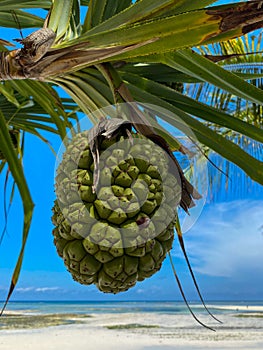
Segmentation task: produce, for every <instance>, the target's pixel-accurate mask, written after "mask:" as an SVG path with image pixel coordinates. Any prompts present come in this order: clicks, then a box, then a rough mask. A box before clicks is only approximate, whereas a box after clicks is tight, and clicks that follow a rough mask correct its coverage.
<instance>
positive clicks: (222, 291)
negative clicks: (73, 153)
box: [0, 136, 263, 300]
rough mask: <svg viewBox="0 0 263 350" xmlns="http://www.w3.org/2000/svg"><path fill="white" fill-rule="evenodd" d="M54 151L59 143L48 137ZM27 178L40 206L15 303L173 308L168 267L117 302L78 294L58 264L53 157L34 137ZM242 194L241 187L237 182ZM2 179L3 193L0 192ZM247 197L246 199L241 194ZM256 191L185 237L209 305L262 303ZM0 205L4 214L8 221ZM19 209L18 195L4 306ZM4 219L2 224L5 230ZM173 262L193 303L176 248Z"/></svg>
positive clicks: (1, 288) (210, 207)
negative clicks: (168, 304)
mask: <svg viewBox="0 0 263 350" xmlns="http://www.w3.org/2000/svg"><path fill="white" fill-rule="evenodd" d="M51 140H52V145H53V146H54V147H55V149H58V147H59V144H60V142H59V140H58V139H56V138H55V137H54V136H52V137H51ZM24 163H25V164H24V165H25V172H26V175H27V176H28V179H29V183H30V189H31V192H32V196H33V200H34V202H35V204H36V207H35V212H34V219H33V224H32V228H31V231H30V235H29V240H28V244H27V248H26V252H25V259H24V264H23V269H22V273H21V277H20V281H19V283H18V285H17V288H16V290H15V292H14V295H13V297H12V300H31V299H34V300H43V299H47V300H69V299H70V300H131V299H132V300H145V299H147V300H167V299H168V300H171V299H179V300H180V294H179V292H178V288H177V286H176V282H175V280H174V278H173V275H172V271H171V267H170V263H169V261H168V259H167V260H166V261H165V262H164V264H163V267H162V269H161V271H160V272H158V273H157V274H156V275H155V276H153V277H152V278H150V279H148V280H146V281H144V282H141V283H138V284H137V285H136V287H135V288H132V289H131V290H130V291H128V292H125V293H122V294H119V295H117V296H112V295H108V294H103V293H101V292H99V291H98V290H97V289H96V287H95V286H81V285H79V284H77V283H76V282H74V281H73V280H72V278H71V275H70V274H69V273H68V272H67V271H66V269H65V267H64V265H63V261H62V260H61V259H60V258H59V257H58V256H57V254H56V249H55V247H54V245H53V237H52V234H51V231H52V228H53V226H52V223H51V221H50V216H51V208H52V205H53V200H54V191H53V183H54V180H53V179H54V165H55V157H54V155H53V154H52V153H51V151H50V150H49V148H48V147H47V146H46V145H45V144H43V143H42V142H41V141H39V140H36V139H35V138H34V137H32V136H28V137H27V139H26V156H25V162H24ZM232 181H234V182H235V186H240V183H239V181H237V179H232ZM2 185H3V177H1V182H0V188H1V191H2V188H3V187H2ZM244 192H245V191H244ZM262 194H263V191H262V186H255V187H254V191H253V192H252V193H250V195H249V196H247V198H244V197H243V198H242V199H239V198H236V197H233V195H231V193H229V195H228V201H226V200H225V195H224V196H223V199H224V201H219V200H218V201H217V202H210V203H207V204H206V205H205V207H204V208H203V210H202V212H201V215H200V217H199V218H198V220H197V221H196V223H195V224H194V225H193V227H192V228H191V229H190V230H189V231H187V233H186V234H185V235H184V237H185V243H186V248H187V251H188V254H189V258H190V261H191V263H192V267H193V269H194V271H195V274H196V277H197V280H198V282H199V285H200V288H201V290H202V292H203V295H204V297H205V298H206V299H207V300H215V299H216V300H245V299H249V300H259V299H262V295H263V264H262V260H263V259H262V251H263V228H262V225H263V218H262V213H263V200H261V199H260V198H263V196H262ZM1 197H2V196H1ZM2 204H3V203H2V201H1V203H0V213H1V215H2V214H3V210H2ZM21 213H22V207H21V203H20V200H19V197H18V195H17V194H16V197H15V201H14V204H13V207H12V210H11V213H10V216H9V222H8V233H7V235H6V236H5V239H4V242H3V244H2V246H1V247H0V274H1V279H0V299H4V297H5V295H6V292H7V288H8V284H9V281H10V277H11V272H12V268H13V267H14V264H15V261H16V257H17V254H18V251H19V247H20V244H21V228H22V215H21ZM2 219H3V216H2V217H1V222H3V221H2ZM172 255H173V260H174V263H175V266H176V269H177V271H178V274H179V275H180V278H181V281H182V283H183V286H184V288H185V291H186V294H187V296H188V298H189V299H196V297H197V296H196V293H195V290H194V287H193V284H192V282H191V278H190V276H189V273H188V270H187V267H186V264H185V262H184V259H183V256H182V254H181V251H180V248H179V247H178V244H177V240H175V243H174V247H173V250H172Z"/></svg>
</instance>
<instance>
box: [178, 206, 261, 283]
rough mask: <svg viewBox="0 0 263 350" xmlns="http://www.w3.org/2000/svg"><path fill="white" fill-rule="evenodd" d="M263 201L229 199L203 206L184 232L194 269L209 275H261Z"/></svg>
mask: <svg viewBox="0 0 263 350" xmlns="http://www.w3.org/2000/svg"><path fill="white" fill-rule="evenodd" d="M262 224H263V201H247V200H246V201H232V202H227V203H220V204H214V205H213V206H210V207H209V208H206V209H205V210H204V211H203V213H202V215H201V217H200V219H199V221H198V223H196V225H195V226H194V227H193V228H192V230H191V231H190V232H189V233H187V234H186V235H185V240H186V247H187V251H188V254H189V257H190V260H191V261H192V265H193V267H194V270H195V271H196V272H197V271H198V272H200V273H203V274H206V275H210V276H222V277H231V276H233V275H235V276H241V275H242V274H243V275H244V274H245V273H250V272H251V273H253V274H255V273H258V274H261V275H262V274H263V254H262V252H263V234H262V229H261V226H262Z"/></svg>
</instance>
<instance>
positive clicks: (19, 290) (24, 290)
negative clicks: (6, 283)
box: [16, 287, 35, 293]
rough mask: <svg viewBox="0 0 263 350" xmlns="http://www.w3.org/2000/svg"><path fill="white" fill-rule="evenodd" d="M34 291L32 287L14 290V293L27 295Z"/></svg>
mask: <svg viewBox="0 0 263 350" xmlns="http://www.w3.org/2000/svg"><path fill="white" fill-rule="evenodd" d="M34 290H35V288H34V287H25V288H16V291H17V292H18V293H27V292H32V291H34Z"/></svg>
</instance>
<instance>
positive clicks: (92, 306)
mask: <svg viewBox="0 0 263 350" xmlns="http://www.w3.org/2000/svg"><path fill="white" fill-rule="evenodd" d="M190 306H191V308H192V310H193V311H194V312H195V313H196V314H205V313H206V311H205V309H204V307H203V305H202V304H201V303H199V302H190ZM207 306H208V308H209V309H210V311H211V312H212V313H213V314H215V315H220V314H227V313H231V314H232V313H237V314H238V313H240V312H242V313H244V314H248V315H249V314H250V313H255V312H258V313H262V316H263V301H210V302H207ZM7 310H8V311H12V312H19V313H22V314H27V315H40V314H52V313H55V314H60V313H61V314H65V313H71V314H98V313H113V314H114V313H161V314H176V315H187V314H189V311H188V309H187V307H186V305H185V303H184V302H181V301H114V302H113V301H10V302H9V303H8V305H7Z"/></svg>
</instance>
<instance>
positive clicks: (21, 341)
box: [0, 313, 263, 350]
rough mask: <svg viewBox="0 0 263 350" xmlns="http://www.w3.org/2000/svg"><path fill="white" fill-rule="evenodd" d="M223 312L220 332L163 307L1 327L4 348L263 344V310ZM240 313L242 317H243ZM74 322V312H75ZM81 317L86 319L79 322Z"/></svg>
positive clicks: (161, 349) (163, 349)
mask: <svg viewBox="0 0 263 350" xmlns="http://www.w3.org/2000/svg"><path fill="white" fill-rule="evenodd" d="M242 315H243V316H244V314H242V313H240V314H233V315H231V314H226V315H220V319H221V320H222V321H223V322H224V323H223V324H216V323H215V322H214V321H213V320H211V319H210V318H209V317H207V316H204V315H201V318H202V321H204V322H205V323H206V324H209V325H211V326H213V327H214V328H215V329H216V332H213V331H210V330H207V329H205V328H202V327H201V326H199V325H198V324H197V323H196V322H195V321H194V320H193V319H192V318H191V317H190V315H174V314H171V315H169V314H157V313H154V314H153V313H144V314H142V313H124V314H121V313H116V314H112V313H111V314H92V315H89V316H91V317H87V318H86V317H85V318H83V319H75V322H76V323H73V324H67V325H65V324H64V325H59V326H50V327H45V328H38V329H7V330H1V331H0V349H1V350H11V349H12V350H13V349H16V350H52V349H56V350H75V349H76V350H84V349H85V350H87V349H89V350H123V349H125V350H172V349H176V350H190V349H200V350H201V349H202V350H204V349H220V350H227V349H246V350H250V349H251V350H252V349H258V350H262V349H263V314H262V313H253V314H251V315H247V314H246V317H243V316H242ZM237 316H238V317H237ZM69 317H71V321H72V322H74V315H70V316H69ZM79 322H81V323H79Z"/></svg>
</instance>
